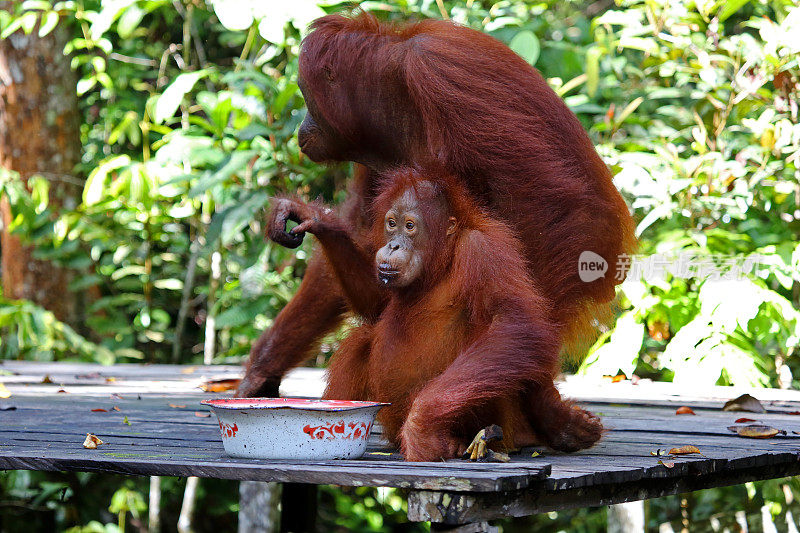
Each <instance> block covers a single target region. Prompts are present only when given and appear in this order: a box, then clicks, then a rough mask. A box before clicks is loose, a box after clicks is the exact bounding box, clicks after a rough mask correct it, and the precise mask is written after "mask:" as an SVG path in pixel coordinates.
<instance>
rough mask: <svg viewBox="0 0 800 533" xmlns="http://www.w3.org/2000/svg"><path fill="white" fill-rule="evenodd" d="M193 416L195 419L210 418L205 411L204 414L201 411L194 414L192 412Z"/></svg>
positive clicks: (209, 414)
mask: <svg viewBox="0 0 800 533" xmlns="http://www.w3.org/2000/svg"><path fill="white" fill-rule="evenodd" d="M194 416H196V417H198V418H206V417H209V416H211V413H209V412H207V411H206V412H203V411H195V412H194Z"/></svg>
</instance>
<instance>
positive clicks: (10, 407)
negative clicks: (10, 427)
mask: <svg viewBox="0 0 800 533" xmlns="http://www.w3.org/2000/svg"><path fill="white" fill-rule="evenodd" d="M16 410H17V406H16V405H0V411H16Z"/></svg>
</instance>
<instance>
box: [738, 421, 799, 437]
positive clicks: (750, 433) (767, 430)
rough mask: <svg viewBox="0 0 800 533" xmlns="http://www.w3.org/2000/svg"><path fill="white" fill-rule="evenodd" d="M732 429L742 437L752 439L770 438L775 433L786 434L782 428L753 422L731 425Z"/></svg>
mask: <svg viewBox="0 0 800 533" xmlns="http://www.w3.org/2000/svg"><path fill="white" fill-rule="evenodd" d="M728 429H729V430H730V431H733V432H734V433H736V434H737V435H739V436H740V437H748V438H751V439H768V438H770V437H774V436H775V435H786V431H784V430H782V429H775V428H774V427H770V426H763V425H760V424H751V425H749V426H730V427H728Z"/></svg>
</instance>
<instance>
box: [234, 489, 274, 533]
mask: <svg viewBox="0 0 800 533" xmlns="http://www.w3.org/2000/svg"><path fill="white" fill-rule="evenodd" d="M279 503H280V484H278V483H264V482H262V481H242V482H241V483H239V533H276V532H277V531H278V504H279Z"/></svg>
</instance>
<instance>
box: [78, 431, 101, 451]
mask: <svg viewBox="0 0 800 533" xmlns="http://www.w3.org/2000/svg"><path fill="white" fill-rule="evenodd" d="M101 444H105V442H103V441H101V440H100V439H99V438H97V435H93V434H91V433H87V434H86V440H85V441H83V447H84V448H87V449H89V450H94V449H95V448H97V447H98V446H100V445H101Z"/></svg>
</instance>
